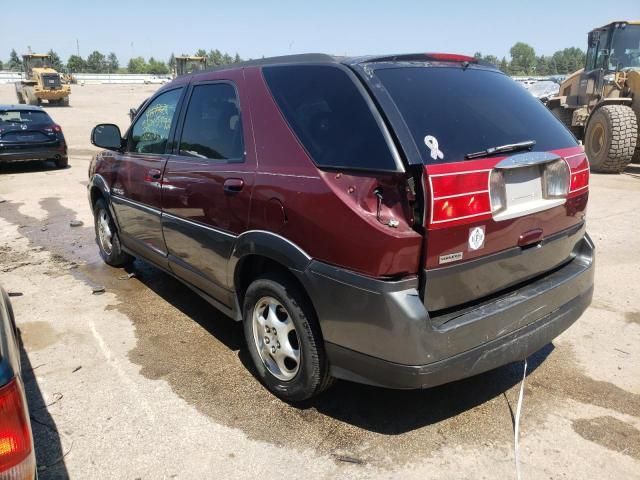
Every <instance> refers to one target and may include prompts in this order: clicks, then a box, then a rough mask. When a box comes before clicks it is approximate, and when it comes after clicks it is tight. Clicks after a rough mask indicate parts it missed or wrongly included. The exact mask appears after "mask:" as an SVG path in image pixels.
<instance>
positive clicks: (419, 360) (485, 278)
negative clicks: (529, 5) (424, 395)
mask: <svg viewBox="0 0 640 480" xmlns="http://www.w3.org/2000/svg"><path fill="white" fill-rule="evenodd" d="M91 141H92V143H93V144H95V145H97V146H99V147H102V148H106V149H107V150H106V151H102V152H101V153H99V154H98V155H97V156H96V158H95V159H94V160H93V162H92V163H91V166H90V169H89V177H90V183H89V197H90V202H91V208H92V209H93V211H94V214H95V226H96V236H97V242H98V245H99V247H100V253H101V255H102V257H103V258H104V260H105V261H106V262H107V263H108V264H109V265H113V266H119V265H123V264H125V263H127V262H130V261H131V260H132V259H133V257H134V256H135V257H139V258H142V259H144V260H146V261H149V262H151V263H153V264H154V265H156V266H158V267H159V268H161V269H163V270H165V271H166V272H168V273H170V274H172V275H174V276H175V277H177V278H179V279H180V280H182V281H183V282H185V283H186V284H187V285H189V286H190V287H191V288H193V289H194V290H195V291H196V292H197V293H198V294H200V295H202V296H203V297H204V298H206V299H207V300H209V301H210V302H211V303H212V304H213V305H214V306H215V307H217V308H219V309H220V310H222V311H223V312H225V313H226V314H227V315H229V316H230V317H231V318H233V319H235V320H237V321H242V322H244V331H245V336H246V340H247V345H248V348H249V351H250V353H251V357H252V359H253V361H254V363H255V367H256V370H257V374H258V376H259V377H260V379H261V380H262V381H263V382H264V384H265V385H266V386H267V387H268V388H269V389H270V390H271V391H273V392H274V393H275V394H276V395H278V396H280V397H281V398H283V399H286V400H294V401H295V400H302V399H305V398H309V397H311V396H313V395H315V394H317V393H319V392H320V391H322V390H323V389H324V388H326V387H327V386H328V385H330V384H331V380H332V378H342V379H347V380H352V381H357V382H363V383H368V384H372V385H380V386H385V387H392V388H425V387H430V386H433V385H438V384H442V383H445V382H449V381H452V380H456V379H460V378H463V377H468V376H470V375H475V374H477V373H480V372H483V371H486V370H489V369H492V368H495V367H498V366H500V365H503V364H506V363H508V362H511V361H515V360H518V359H523V358H525V357H526V356H528V355H529V354H531V353H533V352H535V351H537V350H538V349H540V348H541V347H543V346H544V345H546V344H547V343H549V342H550V341H551V340H552V339H553V338H555V337H556V336H557V335H558V334H559V333H560V332H562V331H563V330H565V329H566V328H567V327H568V326H569V325H571V324H572V323H573V322H574V321H575V320H576V319H577V318H578V317H579V316H580V315H581V314H582V312H583V311H584V310H585V309H586V308H587V306H588V305H589V303H590V301H591V297H592V292H593V272H594V268H593V262H594V246H593V243H592V242H591V240H590V238H589V236H588V235H587V234H586V232H585V210H586V206H587V197H588V178H589V165H588V161H587V158H586V157H585V154H584V151H583V148H582V147H581V146H579V145H578V143H577V142H576V140H575V138H574V137H573V136H572V135H571V133H570V132H569V131H568V130H567V129H566V128H565V127H564V126H563V125H562V124H561V123H560V122H559V121H558V120H556V119H555V118H554V116H553V115H552V114H551V113H549V112H548V111H547V109H546V108H545V107H544V106H543V105H542V104H541V103H540V102H539V101H537V100H536V99H535V98H533V97H532V96H531V95H530V94H529V93H528V92H527V91H526V90H525V89H524V88H522V87H521V86H519V85H518V84H517V83H515V82H514V81H512V80H511V79H510V78H509V77H507V76H506V75H504V74H502V73H501V72H500V71H498V70H497V69H496V68H495V67H493V66H491V65H484V64H482V63H479V62H478V61H476V60H475V59H473V58H469V57H464V56H459V55H443V54H419V55H396V56H390V57H361V58H335V57H331V56H327V55H316V54H313V55H301V56H290V57H280V58H272V59H263V60H259V61H254V62H248V63H242V64H237V65H233V66H228V67H223V68H220V69H216V70H212V71H207V72H200V73H196V74H193V75H189V76H185V77H181V78H178V79H176V80H174V81H173V82H171V83H169V84H167V85H165V86H163V87H162V88H161V89H160V90H159V91H158V92H157V93H156V94H155V95H154V96H153V97H151V98H150V99H149V100H148V101H147V102H146V103H145V105H144V107H143V108H142V109H141V111H140V112H139V113H138V114H137V116H136V118H135V119H134V121H133V123H132V125H131V127H130V128H129V130H128V131H127V132H126V133H125V134H124V136H122V135H121V134H120V131H119V130H118V127H116V126H115V125H111V124H101V125H98V126H96V127H95V128H94V130H93V132H92V134H91Z"/></svg>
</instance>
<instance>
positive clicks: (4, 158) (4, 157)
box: [0, 147, 67, 163]
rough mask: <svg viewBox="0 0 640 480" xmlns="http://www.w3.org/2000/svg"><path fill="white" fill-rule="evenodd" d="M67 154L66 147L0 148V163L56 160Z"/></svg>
mask: <svg viewBox="0 0 640 480" xmlns="http://www.w3.org/2000/svg"><path fill="white" fill-rule="evenodd" d="M66 156H67V149H66V148H60V147H56V148H29V149H20V150H0V163H11V162H25V161H30V160H57V159H60V158H65V157H66Z"/></svg>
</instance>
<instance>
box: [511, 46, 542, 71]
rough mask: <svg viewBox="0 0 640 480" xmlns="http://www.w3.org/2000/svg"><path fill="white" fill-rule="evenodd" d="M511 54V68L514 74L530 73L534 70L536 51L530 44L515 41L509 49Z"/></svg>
mask: <svg viewBox="0 0 640 480" xmlns="http://www.w3.org/2000/svg"><path fill="white" fill-rule="evenodd" d="M509 53H510V54H511V70H512V71H513V72H514V74H515V75H530V74H532V73H533V72H534V71H535V66H536V51H535V50H534V49H533V47H532V46H531V45H527V44H526V43H523V42H518V43H516V44H515V45H514V46H513V47H511V49H510V50H509Z"/></svg>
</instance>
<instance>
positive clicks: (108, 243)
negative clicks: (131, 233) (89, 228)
mask: <svg viewBox="0 0 640 480" xmlns="http://www.w3.org/2000/svg"><path fill="white" fill-rule="evenodd" d="M93 220H94V226H95V231H96V243H97V244H98V250H99V251H100V256H101V257H102V260H104V262H105V263H106V264H107V265H111V266H112V267H122V266H125V265H128V264H130V263H131V262H133V260H134V258H133V257H132V256H131V255H129V254H128V253H126V252H124V250H122V244H121V243H120V236H119V235H118V230H117V229H116V224H115V222H114V221H113V218H112V217H111V213H110V212H109V208H108V207H107V204H106V203H105V201H104V200H103V199H102V198H99V199H98V200H97V201H96V203H95V205H94V206H93Z"/></svg>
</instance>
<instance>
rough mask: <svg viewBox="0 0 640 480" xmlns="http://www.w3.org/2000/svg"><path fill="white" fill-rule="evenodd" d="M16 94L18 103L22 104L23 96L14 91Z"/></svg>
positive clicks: (23, 102)
mask: <svg viewBox="0 0 640 480" xmlns="http://www.w3.org/2000/svg"><path fill="white" fill-rule="evenodd" d="M16 96H17V97H18V103H19V104H20V105H24V104H25V101H24V97H23V96H22V95H21V94H19V93H18V92H16Z"/></svg>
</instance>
